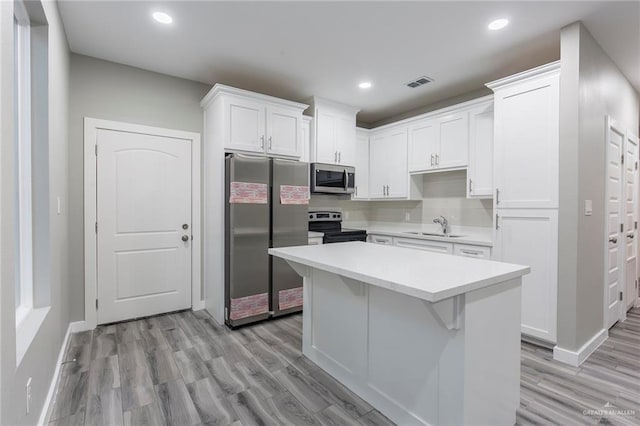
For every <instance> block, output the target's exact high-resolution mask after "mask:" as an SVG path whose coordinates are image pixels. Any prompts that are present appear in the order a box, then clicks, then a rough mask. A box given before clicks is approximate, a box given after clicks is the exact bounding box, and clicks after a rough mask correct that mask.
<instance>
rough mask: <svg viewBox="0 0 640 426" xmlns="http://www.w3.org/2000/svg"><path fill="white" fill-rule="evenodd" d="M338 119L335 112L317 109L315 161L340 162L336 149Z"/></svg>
mask: <svg viewBox="0 0 640 426" xmlns="http://www.w3.org/2000/svg"><path fill="white" fill-rule="evenodd" d="M337 126H338V120H337V117H336V116H335V115H333V114H328V113H325V112H322V111H316V115H315V120H314V127H315V129H316V132H315V160H314V161H315V162H318V163H327V164H335V163H337V162H338V154H337V152H338V151H337V149H336V132H337Z"/></svg>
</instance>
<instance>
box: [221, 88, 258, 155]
mask: <svg viewBox="0 0 640 426" xmlns="http://www.w3.org/2000/svg"><path fill="white" fill-rule="evenodd" d="M225 109H226V115H227V120H228V126H227V132H228V133H227V135H226V136H227V137H226V138H225V145H224V147H225V148H227V149H231V150H237V151H249V152H259V153H263V152H264V151H265V143H266V134H265V124H264V121H265V108H264V105H263V104H261V103H258V102H254V101H251V100H248V99H242V98H234V97H228V98H227V100H226V102H225Z"/></svg>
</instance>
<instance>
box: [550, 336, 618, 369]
mask: <svg viewBox="0 0 640 426" xmlns="http://www.w3.org/2000/svg"><path fill="white" fill-rule="evenodd" d="M607 337H609V331H608V330H605V329H604V328H603V329H602V330H600V331H599V332H598V333H596V334H595V336H593V337H592V338H591V339H589V341H588V342H587V343H585V344H584V345H582V347H581V348H580V349H578V350H577V351H570V350H568V349H563V348H561V347H559V346H558V345H556V346H555V347H554V348H553V359H555V360H556V361H560V362H564V363H565V364H569V365H573V366H574V367H579V366H580V364H582V363H583V362H584V361H585V360H586V359H587V358H589V355H591V354H592V353H593V351H595V350H596V349H598V346H600V345H601V344H603V343H604V341H605V340H607Z"/></svg>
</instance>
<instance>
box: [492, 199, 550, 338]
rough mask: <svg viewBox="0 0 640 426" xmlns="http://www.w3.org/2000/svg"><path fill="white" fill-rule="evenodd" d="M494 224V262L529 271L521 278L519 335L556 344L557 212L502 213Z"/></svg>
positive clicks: (507, 210)
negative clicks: (520, 323)
mask: <svg viewBox="0 0 640 426" xmlns="http://www.w3.org/2000/svg"><path fill="white" fill-rule="evenodd" d="M496 221H497V224H496V228H497V229H496V231H495V238H494V259H495V260H498V261H501V262H507V263H516V264H519V265H528V266H530V267H531V273H530V274H528V275H525V276H523V277H522V333H524V334H527V335H529V336H533V337H536V338H539V339H543V340H546V341H548V342H553V343H555V342H556V316H557V312H556V311H557V292H558V211H557V210H555V209H554V210H543V209H530V210H519V209H502V210H498V213H497V216H496Z"/></svg>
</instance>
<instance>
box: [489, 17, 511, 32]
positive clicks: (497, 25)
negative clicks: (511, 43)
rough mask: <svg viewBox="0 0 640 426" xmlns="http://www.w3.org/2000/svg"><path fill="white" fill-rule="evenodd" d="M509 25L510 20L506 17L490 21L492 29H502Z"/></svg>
mask: <svg viewBox="0 0 640 426" xmlns="http://www.w3.org/2000/svg"><path fill="white" fill-rule="evenodd" d="M507 25H509V20H508V19H506V18H500V19H495V20H493V21H491V22H490V23H489V29H490V30H493V31H495V30H501V29H503V28H504V27H506V26H507Z"/></svg>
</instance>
